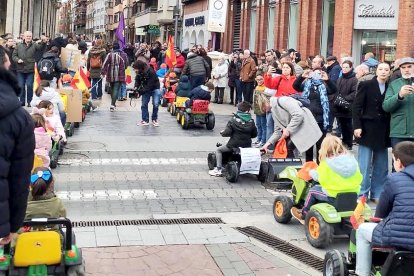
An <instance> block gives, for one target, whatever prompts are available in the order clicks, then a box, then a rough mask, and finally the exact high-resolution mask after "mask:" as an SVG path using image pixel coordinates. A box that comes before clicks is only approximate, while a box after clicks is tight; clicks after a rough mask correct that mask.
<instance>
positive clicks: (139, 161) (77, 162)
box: [59, 158, 207, 167]
mask: <svg viewBox="0 0 414 276" xmlns="http://www.w3.org/2000/svg"><path fill="white" fill-rule="evenodd" d="M59 164H60V165H70V166H74V167H76V166H105V165H141V166H145V165H147V166H148V165H201V164H207V158H80V159H61V160H59Z"/></svg>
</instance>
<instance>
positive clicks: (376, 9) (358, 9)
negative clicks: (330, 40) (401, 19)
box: [354, 0, 400, 30]
mask: <svg viewBox="0 0 414 276" xmlns="http://www.w3.org/2000/svg"><path fill="white" fill-rule="evenodd" d="M399 2H400V1H399V0H355V8H354V29H356V30H397V28H398V14H399V8H400V3H399Z"/></svg>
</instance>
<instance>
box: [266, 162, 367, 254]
mask: <svg viewBox="0 0 414 276" xmlns="http://www.w3.org/2000/svg"><path fill="white" fill-rule="evenodd" d="M280 177H283V178H288V179H290V180H291V181H292V182H293V185H292V198H291V197H288V196H286V195H278V196H277V197H276V198H275V201H274V203H273V215H274V218H275V220H276V221H277V222H279V223H283V224H286V223H289V221H290V220H291V218H292V214H291V209H292V207H296V208H298V209H301V208H302V207H303V206H304V204H305V200H306V199H307V196H308V192H309V189H310V188H311V186H312V184H313V183H312V182H311V181H310V178H307V177H305V176H304V174H302V172H299V173H298V171H297V168H296V167H291V166H288V167H286V168H285V170H284V171H282V172H281V173H280ZM357 199H358V194H357V193H338V194H337V196H336V198H335V201H334V202H333V203H332V204H330V203H326V202H324V203H317V204H314V205H312V206H311V207H310V210H309V212H308V213H307V214H306V217H305V232H306V238H307V240H308V242H309V243H310V244H311V245H312V246H313V247H316V248H324V247H327V246H328V245H329V244H331V242H332V240H333V236H334V234H336V235H339V234H347V235H350V234H351V230H352V226H351V223H350V222H349V219H350V217H351V215H352V213H353V211H354V209H355V207H356V205H357ZM364 215H365V217H367V218H369V217H371V209H370V208H369V206H367V208H365V212H364Z"/></svg>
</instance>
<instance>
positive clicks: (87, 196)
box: [55, 189, 158, 201]
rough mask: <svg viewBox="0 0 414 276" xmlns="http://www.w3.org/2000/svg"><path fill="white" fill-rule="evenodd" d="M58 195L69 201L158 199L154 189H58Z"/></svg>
mask: <svg viewBox="0 0 414 276" xmlns="http://www.w3.org/2000/svg"><path fill="white" fill-rule="evenodd" d="M55 194H56V196H57V197H59V198H60V199H62V200H68V201H83V200H85V201H88V200H91V199H93V200H94V201H97V200H128V199H156V198H158V195H157V193H156V192H155V191H154V190H140V189H132V190H93V191H92V190H88V191H57V192H55Z"/></svg>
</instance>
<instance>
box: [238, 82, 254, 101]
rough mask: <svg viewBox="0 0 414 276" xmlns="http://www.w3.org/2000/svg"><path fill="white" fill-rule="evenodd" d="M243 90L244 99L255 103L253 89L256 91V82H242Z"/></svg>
mask: <svg viewBox="0 0 414 276" xmlns="http://www.w3.org/2000/svg"><path fill="white" fill-rule="evenodd" d="M241 86H242V91H243V100H244V101H246V102H249V103H251V104H252V103H253V91H254V82H253V81H252V82H245V81H242V83H241Z"/></svg>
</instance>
